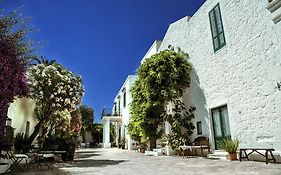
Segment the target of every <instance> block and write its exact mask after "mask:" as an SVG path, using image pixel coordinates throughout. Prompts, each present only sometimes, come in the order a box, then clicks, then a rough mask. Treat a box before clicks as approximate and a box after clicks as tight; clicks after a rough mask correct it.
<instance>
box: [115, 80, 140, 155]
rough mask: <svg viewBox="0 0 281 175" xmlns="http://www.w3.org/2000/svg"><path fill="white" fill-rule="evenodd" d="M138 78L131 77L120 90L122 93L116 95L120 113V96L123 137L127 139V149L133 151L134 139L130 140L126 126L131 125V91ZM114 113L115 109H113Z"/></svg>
mask: <svg viewBox="0 0 281 175" xmlns="http://www.w3.org/2000/svg"><path fill="white" fill-rule="evenodd" d="M136 79H137V76H136V75H129V76H128V78H127V79H126V81H125V82H124V84H123V86H122V87H121V88H120V91H119V92H118V94H117V95H116V98H115V101H114V102H116V105H117V111H118V100H119V99H118V96H120V114H121V116H122V124H121V137H125V140H126V143H127V144H126V149H129V150H131V145H132V139H131V138H130V136H129V134H128V133H127V131H126V126H127V125H128V123H129V119H130V116H131V114H130V103H131V102H132V95H131V92H130V89H131V87H132V85H133V84H134V82H135V81H136ZM124 89H125V90H126V106H124V103H123V102H124V96H123V94H124ZM113 111H114V109H113Z"/></svg>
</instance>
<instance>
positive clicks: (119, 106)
mask: <svg viewBox="0 0 281 175" xmlns="http://www.w3.org/2000/svg"><path fill="white" fill-rule="evenodd" d="M120 108H121V105H120V96H118V114H119V115H120V112H121V111H120Z"/></svg>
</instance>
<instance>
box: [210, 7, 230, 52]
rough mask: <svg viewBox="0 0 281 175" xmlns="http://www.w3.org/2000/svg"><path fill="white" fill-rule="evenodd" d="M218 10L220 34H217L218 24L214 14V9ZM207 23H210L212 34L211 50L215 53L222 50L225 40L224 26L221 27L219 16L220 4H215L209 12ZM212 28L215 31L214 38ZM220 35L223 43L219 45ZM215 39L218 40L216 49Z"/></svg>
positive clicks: (220, 16)
mask: <svg viewBox="0 0 281 175" xmlns="http://www.w3.org/2000/svg"><path fill="white" fill-rule="evenodd" d="M216 8H218V12H219V18H220V23H221V29H222V30H221V32H219V28H218V22H217V16H216V12H215V9H216ZM211 13H213V15H214V25H215V26H213V25H212V19H211ZM209 21H210V26H211V33H212V41H213V49H214V52H215V53H216V52H217V51H218V50H220V49H221V48H223V47H224V46H225V45H226V39H225V33H224V26H223V22H222V15H221V9H220V4H219V3H217V4H216V5H215V6H214V7H213V8H212V9H211V10H210V11H209ZM213 27H215V30H216V34H217V35H216V36H214V35H215V34H214V32H213V30H214V29H213ZM221 34H222V36H223V39H224V43H223V44H221V41H220V35H221ZM215 39H217V40H218V47H217V48H216V47H215Z"/></svg>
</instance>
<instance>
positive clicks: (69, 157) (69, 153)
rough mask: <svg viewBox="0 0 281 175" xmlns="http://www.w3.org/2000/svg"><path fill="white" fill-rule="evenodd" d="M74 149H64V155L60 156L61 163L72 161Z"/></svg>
mask: <svg viewBox="0 0 281 175" xmlns="http://www.w3.org/2000/svg"><path fill="white" fill-rule="evenodd" d="M74 154H75V148H74V147H69V148H67V149H66V153H64V154H62V155H61V159H62V160H63V161H72V160H74Z"/></svg>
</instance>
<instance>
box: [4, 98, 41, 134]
mask: <svg viewBox="0 0 281 175" xmlns="http://www.w3.org/2000/svg"><path fill="white" fill-rule="evenodd" d="M34 107H35V103H34V101H33V100H31V99H28V98H17V99H16V100H15V101H14V102H13V103H12V104H11V105H10V107H9V110H8V117H9V118H11V119H12V127H13V128H15V130H14V136H16V134H17V133H24V134H26V133H25V131H26V123H27V121H29V122H30V129H29V133H28V135H29V136H30V135H31V134H32V132H33V130H34V127H35V125H36V124H37V121H36V119H35V116H34V114H33V111H34Z"/></svg>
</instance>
